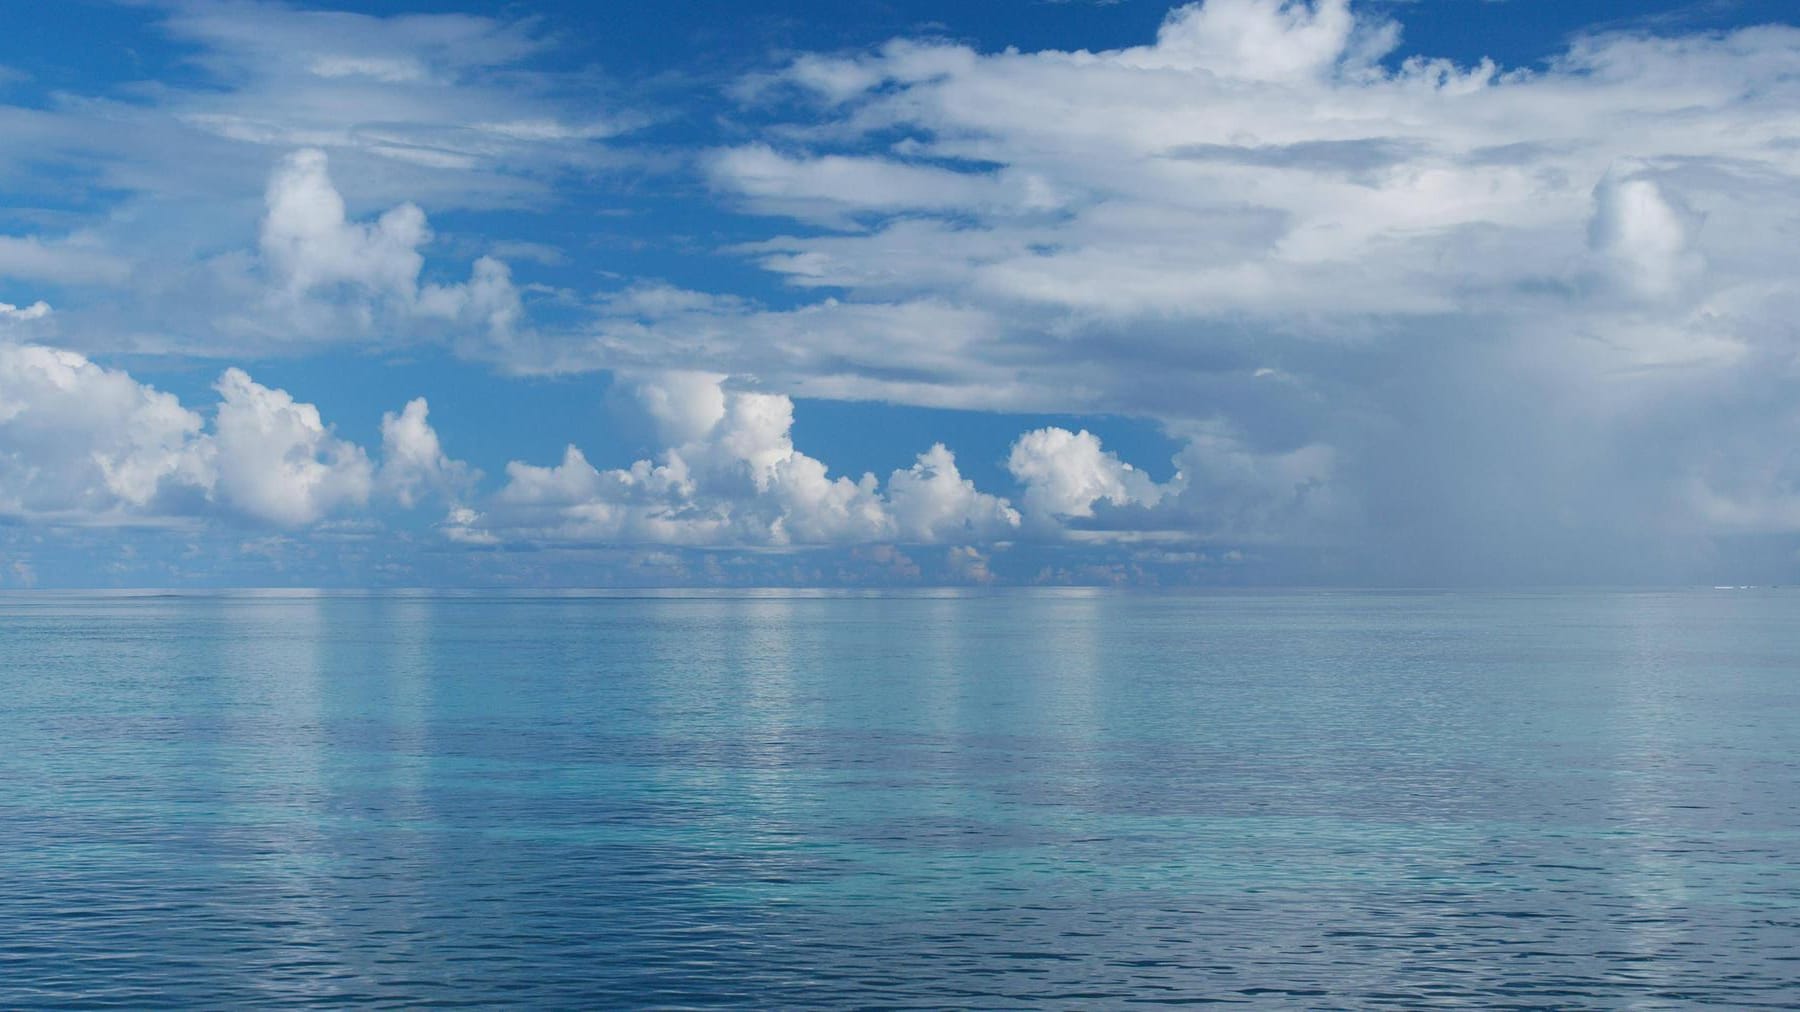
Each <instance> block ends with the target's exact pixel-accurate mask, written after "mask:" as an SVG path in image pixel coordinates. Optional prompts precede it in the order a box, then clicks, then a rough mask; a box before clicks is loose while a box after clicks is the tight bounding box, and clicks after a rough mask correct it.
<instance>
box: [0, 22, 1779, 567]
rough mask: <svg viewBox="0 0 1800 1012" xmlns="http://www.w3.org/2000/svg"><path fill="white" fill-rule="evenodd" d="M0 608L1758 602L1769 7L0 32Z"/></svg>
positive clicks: (1772, 173)
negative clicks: (1331, 592)
mask: <svg viewBox="0 0 1800 1012" xmlns="http://www.w3.org/2000/svg"><path fill="white" fill-rule="evenodd" d="M0 138H3V140H0V588H22V587H111V586H118V587H207V586H333V587H340V586H350V587H355V586H369V587H384V586H406V587H430V586H442V587H572V586H595V587H599V586H627V587H629V586H681V585H726V586H736V585H777V586H785V585H822V586H862V585H868V586H888V585H944V584H969V585H1027V584H1082V585H1094V584H1099V585H1107V584H1118V585H1129V586H1251V585H1333V586H1392V585H1410V586H1469V585H1483V586H1525V585H1564V584H1586V585H1661V584H1692V583H1702V584H1720V583H1727V584H1743V583H1789V582H1800V358H1797V353H1800V324H1797V323H1796V320H1800V281H1797V280H1796V275H1795V273H1794V269H1793V257H1794V253H1795V250H1796V249H1797V248H1800V247H1797V246H1796V243H1800V12H1796V11H1795V10H1794V8H1793V7H1792V5H1791V4H1787V3H1773V2H1755V0H1742V2H1731V0H1710V2H1688V0H1645V2H1641V3H1635V4H1631V3H1618V2H1607V3H1600V2H1557V3H1551V2H1548V0H1415V2H1399V0H1389V2H1378V0H1364V2H1347V0H1311V2H1306V0H1286V2H1283V0H1205V2H1203V3H1192V4H1177V5H1170V4H1168V3H1155V2H1149V0H1113V2H1093V0H1061V2H1051V0H992V2H987V3H980V4H969V3H948V2H942V3H939V2H922V0H921V2H905V0H881V2H878V0H833V2H830V3H826V2H822V0H820V2H811V0H767V2H736V3H729V4H727V3H723V2H712V0H695V2H691V3H674V4H659V5H647V4H590V3H576V2H553V0H540V2H509V3H501V4H493V3H472V2H436V3H427V2H422V0H421V2H402V0H380V2H368V3H362V4H349V3H345V4H339V5H324V4H313V3H286V4H284V3H272V2H252V0H245V2H213V0H192V2H161V0H138V2H117V3H112V2H99V0H74V2H69V3H63V4H38V5H23V4H16V5H9V6H7V7H6V9H5V10H4V11H0Z"/></svg>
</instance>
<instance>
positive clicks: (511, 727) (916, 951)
mask: <svg viewBox="0 0 1800 1012" xmlns="http://www.w3.org/2000/svg"><path fill="white" fill-rule="evenodd" d="M1797 773H1800V592H1784V591H1742V592H1715V591H1699V592H1692V593H1669V594H1600V593H1568V594H1563V593H1557V594H1373V593H1278V594H1277V593H1271V594H1253V593H1245V594H1213V595H1190V596H1175V595H1167V596H1161V595H1159V596H1148V595H1131V594H1114V593H1077V592H1072V593H1036V594H1024V593H1021V594H993V595H955V594H949V593H943V594H932V593H920V594H905V595H876V596H854V595H832V594H792V593H770V594H752V595H742V594H739V595H670V596H659V597H647V598H646V597H627V596H594V595H588V596H579V595H576V596H541V597H521V596H497V595H464V596H456V595H423V594H390V595H371V596H357V595H314V594H226V595H215V596H185V597H155V596H142V595H139V596H71V595H17V596H5V597H0V1006H3V1007H6V1008H18V1007H35V1006H52V1005H57V1006H61V1005H82V1006H100V1005H110V1006H118V1007H125V1008H151V1007H183V1008H191V1007H201V1006H227V1005H229V1006H240V1007H241V1006H281V1005H326V1006H336V1005H343V1004H348V1003H353V1002H367V1003H375V1004H387V1005H393V1006H406V1007H418V1006H425V1005H433V1004H438V1005H456V1004H463V1005H472V1006H483V1007H490V1006H495V1005H503V1004H519V1005H526V1006H533V1007H595V1006H608V1005H654V1006H665V1007H666V1006H677V1007H680V1006H718V1005H737V1006H750V1007H759V1008H773V1007H792V1006H797V1005H815V1004H858V1005H911V1006H983V1007H994V1006H1000V1007H1004V1006H1027V1005H1028V1006H1034V1007H1035V1006H1048V1005H1066V1006H1081V1007H1119V1006H1125V1005H1128V1004H1132V1003H1140V1002H1142V1003H1159V1002H1170V1003H1200V1002H1242V1003H1248V1004H1252V1005H1258V1006H1267V1007H1344V1006H1367V1005H1380V1004H1392V1005H1398V1006H1407V1007H1417V1006H1422V1005H1432V1004H1466V1005H1476V1006H1481V1007H1488V1008H1501V1007H1556V1008H1616V1007H1621V1006H1630V1007H1640V1008H1674V1007H1688V1006H1693V1005H1699V1004H1716V1005H1720V1006H1727V1007H1731V1008H1748V1007H1759V1006H1760V1007H1772V1008H1773V1007H1783V1008H1791V1007H1795V1006H1800V782H1797V780H1796V774H1797Z"/></svg>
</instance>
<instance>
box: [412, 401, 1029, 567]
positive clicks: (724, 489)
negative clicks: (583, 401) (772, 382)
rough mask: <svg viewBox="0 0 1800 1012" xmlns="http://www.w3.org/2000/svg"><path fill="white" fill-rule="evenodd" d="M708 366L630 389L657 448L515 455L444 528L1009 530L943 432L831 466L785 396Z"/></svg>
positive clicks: (870, 538) (983, 535)
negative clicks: (884, 480) (858, 462)
mask: <svg viewBox="0 0 1800 1012" xmlns="http://www.w3.org/2000/svg"><path fill="white" fill-rule="evenodd" d="M724 380H725V377H723V376H721V375H718V374H709V373H695V372H677V373H670V374H666V375H646V376H642V377H640V378H639V379H638V380H637V381H636V382H635V384H634V385H633V391H634V393H635V394H636V396H637V399H638V401H639V403H640V404H641V405H642V406H643V409H644V411H645V413H646V414H647V415H649V416H650V418H651V419H652V420H653V422H654V423H655V424H656V426H657V429H658V431H659V433H660V434H661V435H662V436H663V437H664V438H665V439H667V440H669V441H670V442H671V445H670V447H669V448H668V449H666V450H664V451H663V452H662V453H661V454H659V455H658V457H657V458H656V459H655V460H640V461H637V462H636V463H634V464H632V465H631V466H630V467H628V468H618V469H612V470H606V471H602V470H599V469H597V468H595V467H594V466H593V465H592V464H591V463H589V462H588V460H587V457H586V456H585V455H584V454H583V453H582V452H581V451H580V450H579V449H577V448H575V447H573V446H571V447H569V448H568V449H567V451H566V452H565V453H564V456H563V459H562V461H561V462H560V463H558V464H556V465H553V466H549V467H544V466H536V465H531V464H526V463H523V462H517V461H515V462H513V463H511V464H508V465H507V469H506V472H507V483H506V485H505V487H503V488H502V489H501V490H500V491H499V492H498V493H497V494H496V495H495V496H494V497H493V500H492V503H491V506H490V509H489V510H488V511H487V513H486V515H485V516H476V515H474V514H467V515H464V516H463V517H462V518H461V519H460V520H457V521H456V522H453V523H451V524H449V525H447V530H448V531H449V533H450V535H451V536H452V537H453V538H457V539H462V540H468V539H470V538H472V537H481V538H484V539H487V540H492V539H494V538H497V537H500V536H502V535H504V536H505V537H508V538H513V539H518V540H526V541H534V540H535V541H577V542H594V543H630V542H654V543H663V544H686V545H714V546H719V545H766V546H788V545H821V544H864V543H870V542H878V541H887V540H895V539H898V540H901V541H908V542H935V541H944V540H950V539H962V540H969V539H990V538H994V537H1004V536H1006V535H1008V534H1009V533H1011V532H1012V531H1014V530H1016V529H1017V527H1018V525H1019V515H1018V513H1017V512H1016V511H1014V510H1013V509H1012V508H1011V507H1010V506H1009V505H1007V503H1006V501H1005V500H1003V499H999V498H997V497H995V496H992V495H988V494H985V493H982V492H980V491H978V490H976V488H975V486H974V484H973V483H972V482H970V481H968V480H967V479H966V478H964V477H962V475H961V474H960V473H959V472H958V471H957V468H956V460H955V457H954V455H952V454H951V453H950V451H949V450H947V449H945V448H944V447H943V446H942V445H939V446H934V447H932V448H931V449H930V450H927V451H926V452H925V453H922V454H920V455H919V458H918V461H917V462H916V463H915V464H914V465H913V466H912V467H910V468H907V469H902V470H899V471H895V472H894V473H893V475H892V476H890V478H889V479H888V484H887V491H886V494H885V495H883V492H882V489H881V486H880V483H879V482H878V481H877V479H876V478H875V476H874V475H872V474H865V475H863V476H862V478H860V479H856V480H852V479H851V478H849V477H845V476H836V477H834V476H832V475H831V474H830V471H829V468H828V467H827V466H826V465H825V464H824V462H822V461H820V460H818V459H816V458H814V457H811V456H808V455H807V454H805V453H802V452H800V451H799V450H798V449H796V448H795V446H794V444H793V441H792V438H791V436H790V430H791V428H792V426H793V410H794V405H793V402H792V401H791V400H790V399H789V398H787V397H786V396H782V395H778V394H764V393H755V392H748V391H738V390H729V389H726V388H725V387H724Z"/></svg>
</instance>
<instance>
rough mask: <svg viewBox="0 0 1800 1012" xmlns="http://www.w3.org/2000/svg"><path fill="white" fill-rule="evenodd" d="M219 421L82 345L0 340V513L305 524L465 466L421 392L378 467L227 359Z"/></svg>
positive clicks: (83, 519) (452, 483) (449, 487)
mask: <svg viewBox="0 0 1800 1012" xmlns="http://www.w3.org/2000/svg"><path fill="white" fill-rule="evenodd" d="M214 389H215V391H216V392H217V393H218V395H219V401H218V403H217V405H216V406H215V408H214V410H213V413H212V417H211V419H210V420H208V419H206V418H203V417H202V415H201V414H200V413H198V412H196V411H194V410H192V409H190V408H188V407H186V406H184V405H182V404H181V402H180V401H179V400H178V399H177V398H176V397H175V396H174V395H172V394H169V393H165V392H163V391H159V390H157V389H155V388H153V387H150V386H147V385H145V384H143V383H140V382H139V381H137V380H136V379H135V378H133V377H132V376H131V375H130V374H128V373H125V372H123V371H120V370H116V369H108V368H105V367H103V366H101V365H98V364H96V363H94V362H93V361H91V360H89V359H88V358H87V357H85V356H83V355H81V354H78V353H76V352H73V351H68V350H64V349H57V348H50V347H45V346H42V345H35V344H9V343H0V488H3V489H4V493H0V512H4V513H6V514H8V515H12V516H15V517H24V518H38V519H46V520H54V521H59V522H67V523H75V524H90V525H91V524H111V523H142V522H168V521H175V520H181V519H193V518H205V517H213V516H220V517H233V518H238V519H241V520H243V521H248V522H253V523H266V524H273V525H275V526H280V527H303V526H307V525H311V524H315V523H317V522H319V521H321V520H323V519H325V518H326V517H328V516H331V515H333V514H340V513H343V512H344V511H346V510H352V509H356V508H359V507H363V506H365V505H367V504H368V503H369V501H370V499H371V495H372V494H373V493H375V492H377V491H379V492H382V493H384V495H385V497H386V498H388V499H391V500H392V501H395V502H398V503H399V504H400V505H403V506H411V505H413V504H414V503H415V502H417V501H419V500H420V499H421V498H423V497H425V496H426V495H428V494H433V493H436V494H441V495H443V496H446V497H449V496H452V495H454V494H456V492H458V491H459V490H460V489H461V488H462V487H463V486H464V483H465V482H466V481H467V480H468V469H467V466H466V465H464V464H462V463H461V462H458V461H455V460H452V459H450V458H449V457H448V456H446V455H445V454H444V453H443V451H442V450H441V448H439V446H438V440H437V435H436V433H435V432H434V431H433V430H432V429H431V427H430V425H429V424H428V423H427V421H426V408H425V402H424V401H423V400H422V399H420V400H416V401H413V402H412V403H411V404H409V405H407V407H406V409H405V410H404V411H403V412H402V413H401V414H400V415H392V414H390V415H388V416H386V418H385V419H384V424H383V434H384V460H383V463H382V466H381V468H380V471H379V479H380V481H379V488H378V483H377V476H378V475H377V470H376V468H375V466H374V465H373V464H372V462H371V461H370V459H369V457H368V454H367V453H366V452H365V451H364V450H363V449H362V448H361V447H359V446H356V445H355V444H354V443H351V442H349V441H347V440H344V439H341V438H339V437H338V436H337V435H335V434H334V433H333V431H332V430H331V428H330V427H329V426H328V425H327V424H326V423H325V422H324V420H323V419H322V418H321V416H320V414H319V410H318V408H317V407H315V406H313V405H311V404H307V403H304V402H300V401H296V400H295V399H294V398H293V397H292V395H290V394H288V393H287V392H286V391H283V390H276V389H272V388H269V387H266V386H263V385H261V384H259V383H257V382H256V381H255V380H253V379H251V378H250V376H249V375H248V374H246V373H245V372H244V371H243V370H241V369H236V368H232V369H227V370H226V371H225V372H224V374H223V375H221V376H220V378H219V380H218V382H217V384H215V386H214Z"/></svg>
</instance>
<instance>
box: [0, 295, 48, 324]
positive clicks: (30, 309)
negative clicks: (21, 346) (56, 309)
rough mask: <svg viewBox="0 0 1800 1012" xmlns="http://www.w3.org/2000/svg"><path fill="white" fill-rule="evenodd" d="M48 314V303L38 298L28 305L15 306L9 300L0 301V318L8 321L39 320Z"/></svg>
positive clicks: (24, 321)
mask: <svg viewBox="0 0 1800 1012" xmlns="http://www.w3.org/2000/svg"><path fill="white" fill-rule="evenodd" d="M49 315H50V303H48V302H45V301H44V300H43V299H39V300H38V301H36V302H33V303H32V304H31V305H29V306H23V307H21V306H15V305H13V304H12V303H10V302H0V320H5V321H7V322H9V323H26V322H29V321H31V320H41V319H43V318H44V317H46V316H49Z"/></svg>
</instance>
